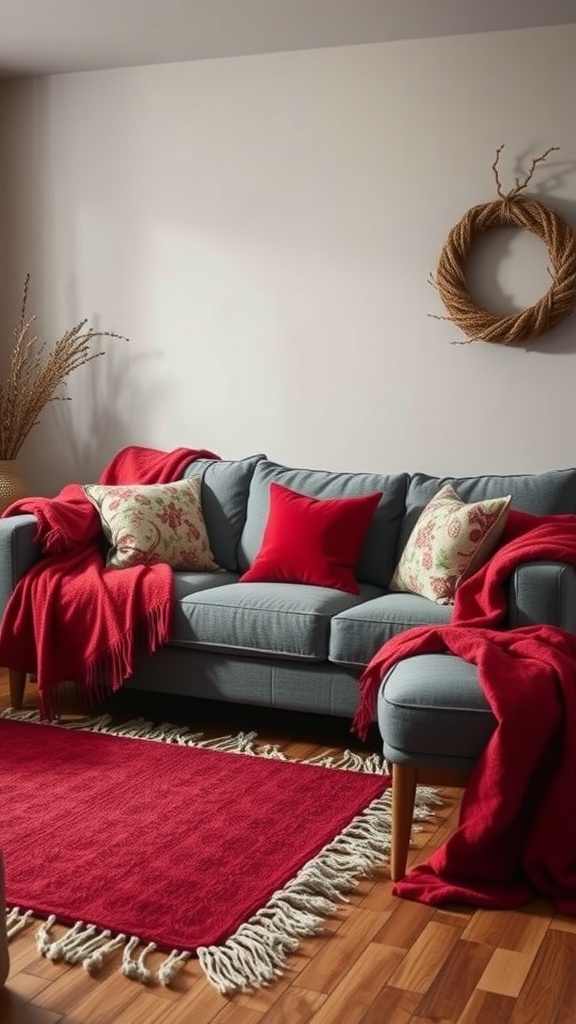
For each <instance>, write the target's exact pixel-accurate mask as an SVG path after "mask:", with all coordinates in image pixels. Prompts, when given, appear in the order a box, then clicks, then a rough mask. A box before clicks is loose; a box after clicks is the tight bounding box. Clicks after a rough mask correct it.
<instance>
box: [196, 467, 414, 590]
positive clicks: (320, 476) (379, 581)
mask: <svg viewBox="0 0 576 1024" xmlns="http://www.w3.org/2000/svg"><path fill="white" fill-rule="evenodd" d="M271 483H278V484H281V485H282V486H283V487H288V488H290V489H291V490H293V491H298V492H300V494H306V495H308V496H309V497H310V498H321V499H322V498H349V497H353V496H358V495H366V494H374V492H375V491H382V498H381V499H380V502H379V503H378V506H377V508H376V511H375V512H374V515H373V517H372V521H371V523H370V526H369V529H368V533H367V534H366V538H365V540H364V544H363V545H362V550H361V552H360V558H359V560H358V564H357V566H356V572H355V575H356V578H357V580H358V581H359V582H360V583H372V584H374V585H376V586H380V587H387V586H388V583H389V581H390V577H391V575H392V572H393V569H394V554H395V550H396V546H397V542H398V532H399V529H400V524H401V522H402V519H403V517H404V507H405V504H404V503H405V498H406V487H407V484H408V474H396V475H393V476H382V475H380V474H379V473H339V472H332V471H330V470H324V469H295V468H292V467H289V466H282V465H279V464H278V463H276V462H270V461H269V460H267V459H262V460H261V461H260V462H259V463H258V465H257V466H256V468H255V470H254V475H253V477H252V481H251V483H250V493H249V495H248V512H247V517H246V523H245V526H244V529H243V531H242V536H241V538H240V546H239V549H238V563H239V566H240V570H241V571H242V572H245V571H246V570H247V569H248V568H249V567H250V565H251V564H252V562H253V560H254V558H255V557H256V555H257V554H258V551H259V550H260V547H261V544H262V538H263V536H264V528H265V526H266V521H267V519H268V511H269V507H270V495H269V492H270V484H271ZM212 550H214V549H212ZM215 557H216V554H215Z"/></svg>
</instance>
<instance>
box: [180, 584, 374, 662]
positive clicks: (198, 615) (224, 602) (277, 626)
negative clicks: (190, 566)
mask: <svg viewBox="0 0 576 1024" xmlns="http://www.w3.org/2000/svg"><path fill="white" fill-rule="evenodd" d="M379 593H381V591H379V590H378V588H376V587H370V586H367V585H365V586H362V587H361V588H360V594H358V595H356V594H345V593H343V592H342V591H339V590H330V589H328V588H326V587H310V586H305V585H304V584H297V583H295V584H293V583H242V584H238V583H232V584H228V585H224V586H216V587H210V588H209V589H195V590H194V592H192V593H189V594H187V595H184V596H181V597H180V598H179V599H178V600H177V601H176V602H175V606H174V612H173V618H172V631H171V642H172V643H177V644H185V645H186V646H187V647H199V648H212V649H213V648H217V649H219V650H222V651H234V652H235V653H237V654H242V653H246V654H258V655H263V656H267V655H271V656H273V657H281V658H303V659H307V660H312V661H324V660H325V659H326V658H327V656H328V636H329V628H330V619H331V617H332V616H333V615H336V614H338V612H341V611H343V610H344V609H345V608H351V607H353V606H354V605H355V604H358V603H361V602H363V601H366V600H369V599H370V598H372V597H375V596H377V595H378V594H379ZM191 671H193V668H192V669H191Z"/></svg>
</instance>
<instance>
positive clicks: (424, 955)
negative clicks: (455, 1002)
mask: <svg viewBox="0 0 576 1024" xmlns="http://www.w3.org/2000/svg"><path fill="white" fill-rule="evenodd" d="M459 938H460V930H459V929H458V928H454V927H452V926H451V925H448V924H435V923H434V922H433V921H430V922H429V923H428V924H427V925H426V927H425V928H424V930H423V932H422V933H421V935H419V936H418V938H417V939H416V941H415V943H414V944H413V946H412V947H411V949H410V951H409V952H408V953H407V954H406V956H405V957H404V958H403V960H402V963H401V964H400V966H399V967H398V970H396V971H395V972H394V974H393V975H392V977H391V978H390V979H389V984H390V985H393V986H394V987H395V988H405V989H408V991H409V992H421V993H422V994H423V993H424V992H427V991H428V989H429V987H430V985H431V984H432V982H433V981H434V979H435V977H436V975H437V974H438V972H439V971H440V970H441V969H442V964H443V963H444V961H445V959H446V958H447V957H448V955H449V954H450V952H451V950H452V947H453V946H454V945H455V944H456V942H457V941H458V939H459Z"/></svg>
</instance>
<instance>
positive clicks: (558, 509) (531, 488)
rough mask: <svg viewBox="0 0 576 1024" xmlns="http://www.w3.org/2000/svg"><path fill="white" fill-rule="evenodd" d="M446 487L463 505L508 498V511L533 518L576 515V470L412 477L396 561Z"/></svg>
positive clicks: (418, 474) (418, 475)
mask: <svg viewBox="0 0 576 1024" xmlns="http://www.w3.org/2000/svg"><path fill="white" fill-rule="evenodd" d="M446 484H452V486H453V488H454V490H455V491H456V492H457V494H459V495H460V497H461V498H462V500H463V501H483V500H484V499H485V498H499V497H501V496H502V495H503V494H510V495H511V498H512V500H511V503H510V508H515V509H519V510H520V511H521V512H531V513H532V515H535V516H545V515H559V514H561V513H565V512H576V469H552V470H550V471H549V472H546V473H518V474H515V475H508V476H463V477H448V476H443V477H438V476H427V475H426V473H415V474H414V475H413V476H412V477H411V478H410V482H409V484H408V493H407V495H406V516H405V519H404V522H403V523H402V527H401V530H400V542H399V547H398V558H399V557H400V554H401V552H402V551H403V550H404V547H405V545H406V542H407V540H408V537H409V536H410V534H411V533H412V530H413V529H414V526H415V525H416V522H417V520H418V517H419V516H420V514H421V513H422V511H423V509H424V508H425V506H426V505H427V504H428V502H429V501H430V499H431V498H433V497H434V495H435V494H437V493H438V491H439V490H440V489H441V488H442V487H444V486H445V485H446Z"/></svg>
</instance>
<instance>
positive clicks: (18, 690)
mask: <svg viewBox="0 0 576 1024" xmlns="http://www.w3.org/2000/svg"><path fill="white" fill-rule="evenodd" d="M8 679H9V684H10V705H11V707H13V708H14V709H15V710H16V711H18V710H19V709H20V708H21V707H22V704H23V703H24V690H25V688H26V673H25V672H20V671H19V670H18V669H15V668H10V669H8Z"/></svg>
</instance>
